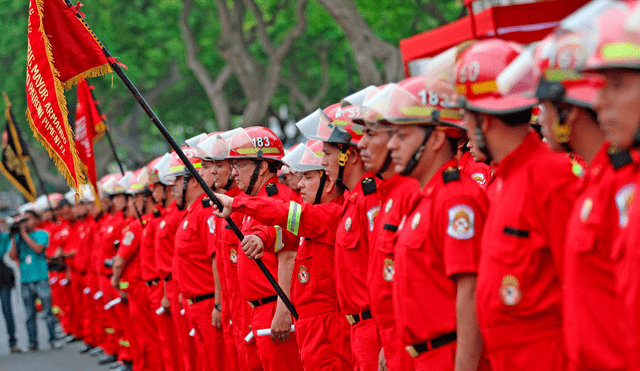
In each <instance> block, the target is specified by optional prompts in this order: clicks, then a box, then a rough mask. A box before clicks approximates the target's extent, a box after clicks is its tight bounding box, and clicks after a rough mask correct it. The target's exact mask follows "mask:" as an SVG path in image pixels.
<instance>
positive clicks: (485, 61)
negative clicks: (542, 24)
mask: <svg viewBox="0 0 640 371" xmlns="http://www.w3.org/2000/svg"><path fill="white" fill-rule="evenodd" d="M523 50H524V48H523V47H522V45H520V44H517V43H514V42H510V41H504V40H500V39H488V40H483V41H479V42H476V43H474V44H470V45H468V46H467V47H466V48H462V49H461V51H460V54H459V55H458V60H457V62H456V65H455V67H454V73H455V78H456V90H457V91H458V93H459V94H460V95H463V96H464V97H465V100H464V107H465V108H466V109H468V110H469V111H475V112H480V113H487V114H494V115H505V114H510V113H515V112H520V111H525V110H527V109H531V108H532V107H533V106H535V105H536V104H537V99H535V98H532V97H525V96H522V95H521V94H508V93H507V94H504V93H502V92H501V91H500V90H499V89H498V85H497V83H496V79H497V78H498V75H500V73H501V72H502V71H503V70H504V69H505V68H506V67H507V66H508V65H509V64H510V63H511V62H512V61H513V60H514V59H515V58H517V57H518V55H520V53H522V51H523ZM526 83H528V84H531V85H532V90H534V89H535V85H536V84H537V81H535V80H531V81H526Z"/></svg>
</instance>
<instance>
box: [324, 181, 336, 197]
mask: <svg viewBox="0 0 640 371" xmlns="http://www.w3.org/2000/svg"><path fill="white" fill-rule="evenodd" d="M335 187H336V184H335V183H334V182H329V181H327V182H326V183H325V184H324V193H326V194H329V193H331V192H332V191H333V189H334V188H335Z"/></svg>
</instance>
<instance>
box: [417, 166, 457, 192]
mask: <svg viewBox="0 0 640 371" xmlns="http://www.w3.org/2000/svg"><path fill="white" fill-rule="evenodd" d="M449 168H454V169H456V170H457V169H458V161H457V160H456V159H451V160H449V161H447V162H445V163H444V164H443V165H442V166H440V169H438V171H436V173H435V174H433V176H432V177H431V179H429V181H428V182H427V184H426V185H425V186H424V188H422V191H420V194H422V195H424V196H430V195H431V192H433V190H434V189H435V188H436V186H439V185H442V184H443V183H444V180H443V178H442V173H443V172H444V171H445V170H447V169H449Z"/></svg>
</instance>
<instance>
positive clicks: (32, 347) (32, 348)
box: [29, 344, 38, 352]
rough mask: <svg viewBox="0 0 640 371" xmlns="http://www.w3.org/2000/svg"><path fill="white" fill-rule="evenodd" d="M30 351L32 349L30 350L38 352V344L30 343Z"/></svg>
mask: <svg viewBox="0 0 640 371" xmlns="http://www.w3.org/2000/svg"><path fill="white" fill-rule="evenodd" d="M29 351H30V352H37V351H38V344H36V345H29Z"/></svg>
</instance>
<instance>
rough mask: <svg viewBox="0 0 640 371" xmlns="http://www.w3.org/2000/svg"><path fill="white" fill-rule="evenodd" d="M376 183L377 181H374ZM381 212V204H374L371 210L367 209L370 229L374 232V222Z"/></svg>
mask: <svg viewBox="0 0 640 371" xmlns="http://www.w3.org/2000/svg"><path fill="white" fill-rule="evenodd" d="M374 184H375V183H374ZM379 212H380V205H378V206H374V207H372V208H371V209H369V211H367V219H369V231H370V232H373V224H374V223H375V221H376V217H377V216H378V213H379Z"/></svg>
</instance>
